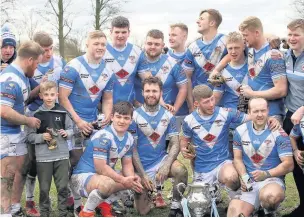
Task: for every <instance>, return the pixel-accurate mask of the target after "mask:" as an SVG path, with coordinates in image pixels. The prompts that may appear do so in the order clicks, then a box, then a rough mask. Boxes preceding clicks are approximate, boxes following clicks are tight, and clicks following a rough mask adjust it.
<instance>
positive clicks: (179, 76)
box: [173, 63, 187, 85]
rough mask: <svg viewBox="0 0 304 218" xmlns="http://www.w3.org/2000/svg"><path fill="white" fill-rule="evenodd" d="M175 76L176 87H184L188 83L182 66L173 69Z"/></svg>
mask: <svg viewBox="0 0 304 218" xmlns="http://www.w3.org/2000/svg"><path fill="white" fill-rule="evenodd" d="M173 76H174V79H175V83H176V85H182V84H186V83H187V77H186V74H185V71H184V70H183V68H182V67H181V65H180V64H178V63H177V64H175V66H174V68H173Z"/></svg>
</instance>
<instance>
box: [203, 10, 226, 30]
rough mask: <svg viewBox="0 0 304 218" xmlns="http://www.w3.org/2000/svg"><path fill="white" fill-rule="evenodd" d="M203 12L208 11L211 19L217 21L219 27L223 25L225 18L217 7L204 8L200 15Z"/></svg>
mask: <svg viewBox="0 0 304 218" xmlns="http://www.w3.org/2000/svg"><path fill="white" fill-rule="evenodd" d="M203 13H208V14H209V18H210V20H213V21H215V23H216V27H219V26H220V25H221V23H222V20H223V18H222V15H221V13H220V12H219V11H218V10H215V9H206V10H202V11H201V13H200V16H201V15H202V14H203Z"/></svg>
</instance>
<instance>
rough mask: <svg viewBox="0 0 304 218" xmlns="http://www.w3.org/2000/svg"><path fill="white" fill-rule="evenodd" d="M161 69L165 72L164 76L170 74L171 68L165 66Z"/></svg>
mask: <svg viewBox="0 0 304 218" xmlns="http://www.w3.org/2000/svg"><path fill="white" fill-rule="evenodd" d="M161 69H162V71H163V74H166V73H169V66H167V65H164V66H162V68H161Z"/></svg>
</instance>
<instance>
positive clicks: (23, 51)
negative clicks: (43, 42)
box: [17, 41, 44, 60]
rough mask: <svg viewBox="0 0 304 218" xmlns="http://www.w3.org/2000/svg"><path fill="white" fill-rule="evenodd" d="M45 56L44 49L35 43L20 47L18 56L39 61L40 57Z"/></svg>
mask: <svg viewBox="0 0 304 218" xmlns="http://www.w3.org/2000/svg"><path fill="white" fill-rule="evenodd" d="M43 54H44V50H43V48H42V47H41V46H40V45H39V44H38V43H37V42H34V41H27V42H24V43H22V44H21V45H20V47H19V49H18V52H17V55H18V57H20V58H33V59H35V60H37V59H38V57H39V56H40V55H43Z"/></svg>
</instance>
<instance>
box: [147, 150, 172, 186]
mask: <svg viewBox="0 0 304 218" xmlns="http://www.w3.org/2000/svg"><path fill="white" fill-rule="evenodd" d="M167 156H168V155H165V156H164V157H163V159H162V160H161V161H160V162H159V163H158V164H156V165H155V166H153V167H152V168H150V169H148V170H146V174H147V175H148V176H149V178H150V179H151V180H152V181H153V182H155V177H156V174H157V172H158V170H159V168H160V167H161V166H162V165H163V163H164V161H165V160H166V158H167Z"/></svg>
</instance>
